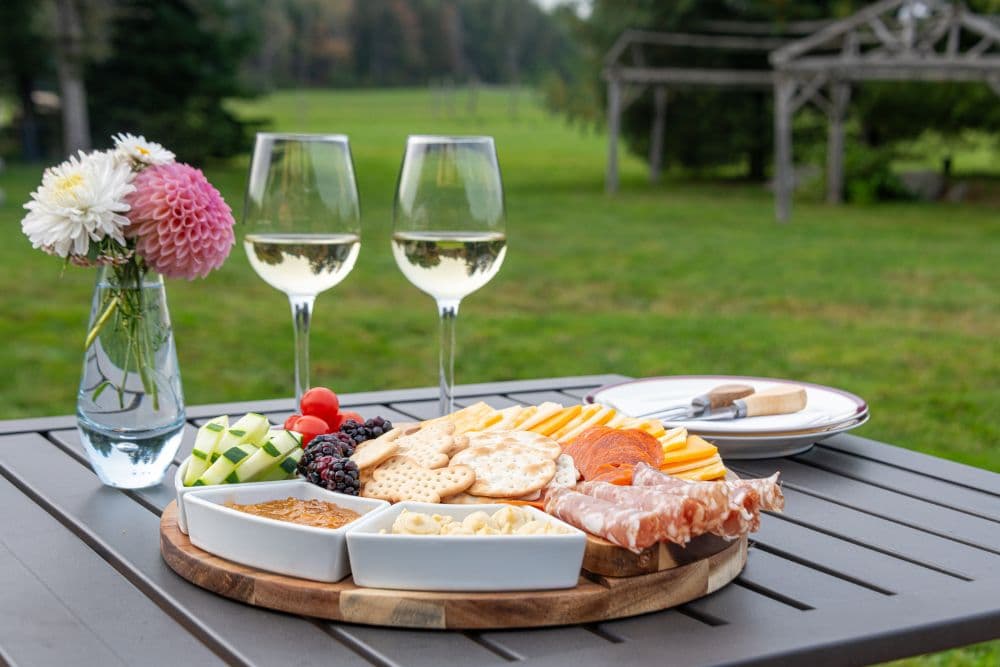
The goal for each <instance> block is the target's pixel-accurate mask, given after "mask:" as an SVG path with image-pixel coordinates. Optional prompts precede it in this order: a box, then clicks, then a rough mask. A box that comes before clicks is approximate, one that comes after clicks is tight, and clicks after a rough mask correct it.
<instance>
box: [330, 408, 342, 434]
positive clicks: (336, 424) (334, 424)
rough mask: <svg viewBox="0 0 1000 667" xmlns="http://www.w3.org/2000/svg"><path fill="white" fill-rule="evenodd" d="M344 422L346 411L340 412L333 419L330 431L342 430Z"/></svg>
mask: <svg viewBox="0 0 1000 667" xmlns="http://www.w3.org/2000/svg"><path fill="white" fill-rule="evenodd" d="M343 424H344V413H343V412H338V413H337V416H336V417H334V419H333V421H332V422H331V423H330V433H336V432H337V431H339V430H340V427H341V426H343Z"/></svg>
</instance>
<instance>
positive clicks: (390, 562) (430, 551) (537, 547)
mask: <svg viewBox="0 0 1000 667" xmlns="http://www.w3.org/2000/svg"><path fill="white" fill-rule="evenodd" d="M503 507H508V505H503V504H497V505H441V504H434V503H416V502H404V503H399V504H396V505H393V506H392V507H391V508H389V509H387V510H385V511H384V512H379V513H378V514H372V515H370V516H366V517H364V518H363V519H360V520H358V521H356V522H354V523H353V524H352V525H351V526H350V528H349V529H348V531H347V549H348V552H349V553H350V555H351V564H352V568H351V569H352V571H353V572H352V573H353V576H354V583H355V584H357V585H358V586H364V587H367V588H394V589H399V590H412V591H527V590H546V589H556V588H573V587H574V586H576V585H577V582H578V580H579V578H580V566H581V565H582V564H583V552H584V549H585V548H586V542H587V538H586V536H585V535H584V533H583V532H581V531H579V530H577V529H576V528H574V527H573V526H570V525H568V524H565V523H563V522H562V521H559V520H558V519H556V518H554V517H552V516H549V515H548V514H546V513H545V512H542V511H540V510H537V509H535V508H533V507H526V508H525V509H527V510H528V511H529V512H531V514H532V515H533V517H534V518H536V519H541V520H543V521H551V522H553V523H557V524H559V525H560V526H565V527H566V528H567V529H568V531H569V532H567V533H566V534H563V535H393V534H391V533H388V532H386V533H380V532H379V531H380V530H383V529H384V530H386V531H389V530H391V529H392V524H393V522H394V521H395V520H396V517H398V516H399V515H400V514H401V513H402V512H403V510H410V511H411V512H423V513H425V514H444V515H448V516H452V517H454V518H455V519H456V520H458V521H461V520H462V519H464V518H465V517H466V516H468V515H469V514H472V513H473V512H478V511H484V512H486V513H487V514H492V513H493V512H496V511H497V510H499V509H501V508H503Z"/></svg>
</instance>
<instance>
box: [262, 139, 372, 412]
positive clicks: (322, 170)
mask: <svg viewBox="0 0 1000 667" xmlns="http://www.w3.org/2000/svg"><path fill="white" fill-rule="evenodd" d="M243 227H244V229H243V248H244V250H246V253H247V258H248V259H249V260H250V266H252V267H253V269H254V271H256V272H257V275H259V276H260V277H261V278H262V279H263V280H264V282H266V283H267V284H268V285H270V286H271V287H274V288H275V289H277V290H280V291H282V292H284V293H285V294H287V295H288V300H289V303H290V304H291V308H292V321H293V326H294V331H295V400H296V404H297V403H298V401H299V400H300V399H301V398H302V394H303V393H304V392H305V391H306V390H307V389H308V388H309V322H310V320H311V319H312V308H313V303H314V302H315V300H316V296H317V295H318V294H319V293H320V292H323V291H326V290H328V289H330V288H331V287H334V286H335V285H337V284H338V283H340V282H341V281H342V280H343V279H344V278H346V277H347V275H348V274H349V273H350V272H351V269H353V268H354V263H355V262H356V261H357V259H358V253H359V252H360V250H361V214H360V207H359V205H358V188H357V184H356V183H355V178H354V165H353V162H352V160H351V149H350V146H349V144H348V141H347V137H345V136H343V135H312V134H271V133H261V134H258V135H257V143H256V145H255V146H254V154H253V160H252V162H251V164H250V179H249V182H248V185H247V197H246V211H245V214H244V224H243Z"/></svg>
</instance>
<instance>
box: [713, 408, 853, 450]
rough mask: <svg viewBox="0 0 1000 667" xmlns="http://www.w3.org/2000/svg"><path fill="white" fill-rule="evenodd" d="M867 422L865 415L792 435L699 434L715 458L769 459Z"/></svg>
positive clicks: (804, 448) (803, 447)
mask: <svg viewBox="0 0 1000 667" xmlns="http://www.w3.org/2000/svg"><path fill="white" fill-rule="evenodd" d="M867 421H868V413H867V412H866V413H865V414H864V415H863V416H861V417H859V418H858V419H853V420H851V421H850V422H847V423H843V424H840V425H839V426H833V427H831V428H828V429H826V430H823V431H817V432H812V433H800V434H796V435H769V436H766V435H765V436H750V435H747V436H741V435H717V434H712V433H702V434H701V437H702V438H704V439H705V440H708V441H709V442H711V443H712V444H713V445H715V446H716V447H718V448H719V455H720V456H722V458H723V460H725V459H769V458H775V457H779V456H792V455H794V454H801V453H802V452H806V451H808V450H809V449H810V448H812V446H813V445H814V444H816V443H817V442H821V441H823V440H825V439H826V438H829V437H831V436H834V435H837V434H838V433H844V432H845V431H850V430H851V429H853V428H857V427H859V426H861V425H862V424H864V423H865V422H867Z"/></svg>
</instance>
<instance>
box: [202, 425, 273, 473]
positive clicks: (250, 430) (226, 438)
mask: <svg viewBox="0 0 1000 667" xmlns="http://www.w3.org/2000/svg"><path fill="white" fill-rule="evenodd" d="M270 428H271V425H270V424H269V423H268V421H267V417H265V416H264V415H262V414H258V413H256V412H248V413H246V414H245V415H243V416H242V417H240V418H239V419H237V420H236V423H235V424H233V425H232V426H230V427H229V428H228V429H226V433H225V435H223V436H222V440H221V441H220V442H219V444H218V445H216V447H215V450H213V451H212V454H211V455H210V456H209V458H208V462H209V464H210V465H215V463H216V461H218V460H219V454H220V453H222V452H225V451H228V450H229V449H231V448H233V447H236V446H237V445H242V444H243V443H245V442H249V443H250V444H254V445H256V444H259V443H261V442H263V440H264V438H266V437H267V431H268V429H270Z"/></svg>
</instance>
